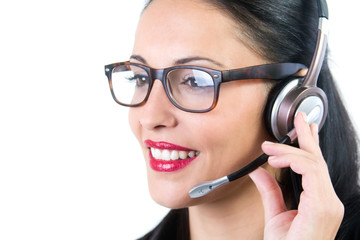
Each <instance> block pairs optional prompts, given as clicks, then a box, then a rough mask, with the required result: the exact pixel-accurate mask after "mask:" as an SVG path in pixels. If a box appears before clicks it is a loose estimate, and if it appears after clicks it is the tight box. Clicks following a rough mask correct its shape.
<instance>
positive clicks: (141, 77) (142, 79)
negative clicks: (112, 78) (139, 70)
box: [127, 74, 149, 87]
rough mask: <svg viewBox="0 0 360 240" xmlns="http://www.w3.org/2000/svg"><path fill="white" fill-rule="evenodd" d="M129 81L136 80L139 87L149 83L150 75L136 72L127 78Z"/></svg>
mask: <svg viewBox="0 0 360 240" xmlns="http://www.w3.org/2000/svg"><path fill="white" fill-rule="evenodd" d="M127 80H128V81H129V82H132V81H135V83H136V86H137V87H142V86H145V85H148V84H149V77H148V76H146V75H143V74H134V75H133V76H129V77H128V78H127Z"/></svg>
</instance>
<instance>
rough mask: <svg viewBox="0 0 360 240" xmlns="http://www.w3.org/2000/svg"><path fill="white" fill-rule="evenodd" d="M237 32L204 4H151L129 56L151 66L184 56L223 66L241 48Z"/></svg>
mask: <svg viewBox="0 0 360 240" xmlns="http://www.w3.org/2000/svg"><path fill="white" fill-rule="evenodd" d="M238 31H239V28H238V27H236V24H235V22H234V21H233V20H232V19H231V18H230V17H228V16H226V15H225V14H224V13H223V12H222V11H220V10H219V9H217V8H216V7H214V6H212V5H210V4H208V3H206V2H204V1H201V0H154V1H153V2H152V3H151V4H150V5H149V6H148V7H147V8H146V10H145V11H144V13H143V15H142V16H141V18H140V21H139V25H138V29H137V33H136V39H135V45H134V50H133V54H139V55H141V56H143V57H144V58H145V59H146V60H147V61H148V62H149V63H153V65H154V64H155V65H157V62H158V61H157V60H160V59H161V60H164V61H166V62H170V61H173V60H175V59H178V58H184V57H188V56H202V57H208V58H211V59H214V58H215V59H218V60H220V61H222V62H224V61H225V65H226V61H230V59H229V58H230V57H231V55H232V54H233V52H234V50H241V51H243V50H244V48H245V47H244V45H243V44H242V43H241V41H239V38H238V35H239V34H238ZM219 58H220V59H219ZM221 58H223V59H221ZM227 59H229V60H227ZM159 65H161V64H159ZM154 67H165V66H164V65H162V66H154Z"/></svg>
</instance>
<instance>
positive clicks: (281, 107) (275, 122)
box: [189, 0, 328, 202]
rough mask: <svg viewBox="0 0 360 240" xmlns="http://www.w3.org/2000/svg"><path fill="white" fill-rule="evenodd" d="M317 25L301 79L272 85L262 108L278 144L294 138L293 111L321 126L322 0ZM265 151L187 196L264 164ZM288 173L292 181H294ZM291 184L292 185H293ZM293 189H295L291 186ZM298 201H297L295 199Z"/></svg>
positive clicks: (324, 12) (324, 112)
mask: <svg viewBox="0 0 360 240" xmlns="http://www.w3.org/2000/svg"><path fill="white" fill-rule="evenodd" d="M317 6H318V15H319V25H318V33H317V41H316V47H315V52H314V55H313V58H312V61H311V64H310V67H309V69H308V72H307V73H306V75H305V77H304V78H301V77H299V78H293V79H291V80H289V81H286V82H285V83H283V84H281V85H279V86H276V87H275V88H274V90H273V92H272V93H271V94H270V97H269V100H268V103H267V106H266V109H265V124H266V127H267V129H268V131H269V132H270V133H271V134H272V135H273V136H274V137H275V138H276V139H277V140H278V141H279V143H282V144H291V143H294V142H295V141H296V137H297V136H296V132H295V129H294V124H293V122H294V118H295V116H296V114H297V113H299V112H304V113H306V114H307V115H308V119H307V120H308V123H309V124H311V123H316V124H318V125H319V129H321V127H322V126H323V125H324V123H325V120H326V116H327V111H328V100H327V97H326V94H325V93H324V91H323V90H322V89H320V88H318V87H317V80H318V76H319V74H320V71H321V67H322V64H323V61H324V58H325V53H326V47H327V38H328V37H327V34H328V7H327V3H326V1H325V0H317ZM268 157H269V156H268V155H266V154H265V153H264V154H262V155H261V156H259V157H258V158H257V159H255V160H254V161H252V162H251V163H250V164H248V165H246V166H245V167H243V168H242V169H240V170H238V171H236V172H234V173H232V174H230V175H227V176H224V177H222V178H219V179H216V180H213V181H209V182H204V183H201V184H199V185H197V186H195V187H194V188H192V189H191V190H190V191H189V195H190V197H191V198H198V197H202V196H204V195H206V194H208V193H209V192H211V191H212V190H214V189H215V188H217V187H219V186H222V185H224V184H225V183H228V182H231V181H234V180H236V179H239V178H241V177H243V176H245V175H247V174H248V173H250V172H252V171H253V170H255V169H256V168H258V167H259V166H261V165H262V164H264V163H265V162H266V161H267V159H268ZM293 176H294V175H293V174H292V180H293V181H294V177H293ZM294 185H295V184H294ZM295 191H298V190H296V189H295ZM297 202H298V200H297Z"/></svg>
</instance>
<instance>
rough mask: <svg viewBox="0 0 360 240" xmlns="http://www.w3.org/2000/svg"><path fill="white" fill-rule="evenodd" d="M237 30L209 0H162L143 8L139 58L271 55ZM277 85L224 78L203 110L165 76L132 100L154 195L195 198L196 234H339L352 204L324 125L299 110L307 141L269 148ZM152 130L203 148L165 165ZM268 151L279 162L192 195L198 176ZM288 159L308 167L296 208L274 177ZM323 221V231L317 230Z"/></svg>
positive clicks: (227, 59)
mask: <svg viewBox="0 0 360 240" xmlns="http://www.w3.org/2000/svg"><path fill="white" fill-rule="evenodd" d="M236 31H238V30H237V29H236V28H235V23H234V22H233V21H232V20H231V19H230V18H228V17H227V16H226V15H224V14H223V13H222V12H220V11H219V10H217V9H216V8H214V7H212V6H210V5H208V4H204V2H202V1H200V0H196V1H194V0H192V1H190V0H182V1H176V0H155V1H154V2H152V3H151V4H150V6H149V7H148V8H147V9H146V10H145V11H144V13H143V14H142V16H141V19H140V22H139V25H138V29H137V34H136V40H135V44H134V48H133V58H132V59H131V61H133V62H140V63H145V64H147V65H149V66H151V67H153V68H165V67H169V66H174V65H179V64H180V63H181V64H187V65H196V66H203V67H209V68H214V69H218V70H225V69H232V68H241V67H247V66H253V65H259V64H263V63H266V62H265V60H264V59H263V58H262V57H260V56H258V55H257V54H256V53H254V52H253V51H251V50H250V49H249V48H247V47H246V45H245V44H243V43H242V42H241V40H240V39H239V38H238V36H239V33H237V34H234V32H236ZM220 36H221V37H220ZM193 57H200V58H203V60H191V58H193ZM189 59H190V61H189ZM268 86H269V83H268V82H266V81H264V80H246V81H238V82H230V83H226V84H222V85H221V88H220V97H219V102H218V105H217V106H216V108H215V109H213V110H212V111H210V112H208V113H202V114H195V113H188V112H184V111H181V110H179V109H178V108H176V107H175V106H173V105H172V103H171V102H170V101H169V99H168V98H167V96H166V94H165V91H164V89H163V86H162V84H161V82H160V81H155V83H154V86H153V89H152V92H151V94H150V97H149V99H148V101H147V103H146V104H145V105H143V106H141V107H137V108H131V109H130V112H129V123H130V127H131V129H132V131H133V133H134V134H135V136H136V137H137V139H138V141H139V143H140V146H141V148H142V151H143V153H144V158H145V162H146V166H147V174H148V183H149V190H150V194H151V196H152V198H153V199H154V200H155V201H156V202H158V203H159V204H161V205H163V206H166V207H169V208H183V207H189V213H190V215H189V216H190V232H191V239H193V240H194V239H263V237H264V236H265V238H266V239H279V236H283V238H284V239H285V238H286V237H289V239H331V238H333V237H334V236H335V235H334V234H336V231H337V229H338V227H339V224H340V222H341V218H342V212H343V208H342V204H341V202H340V201H339V200H338V199H337V197H336V194H335V193H334V190H333V189H332V186H331V182H330V180H329V175H328V173H327V168H326V164H325V162H324V160H323V158H322V155H321V151H320V150H319V147H318V137H317V133H315V132H316V126H312V128H310V127H309V126H308V124H307V123H306V122H305V121H303V122H301V119H300V117H299V116H298V117H297V118H296V120H295V126H296V130H297V131H298V135H299V142H300V147H301V149H296V148H293V147H288V146H282V145H278V144H263V145H262V149H261V147H260V146H261V144H262V142H264V141H265V140H271V137H270V136H269V134H268V133H267V131H266V129H265V126H264V123H263V111H264V106H265V103H266V101H267V95H268V91H269V90H268V89H269V87H268ZM299 119H300V120H299ZM147 139H151V140H152V141H166V142H169V143H173V144H176V145H180V146H183V147H187V148H190V149H194V150H197V151H199V152H200V155H199V156H198V157H197V159H196V160H195V161H193V162H192V163H191V164H190V165H188V166H187V167H186V168H184V169H182V170H180V171H176V172H170V173H163V172H156V171H154V170H153V169H151V167H150V166H149V149H148V148H147V147H146V146H145V144H144V141H145V140H147ZM262 151H264V152H265V153H267V154H269V155H271V156H273V157H272V158H271V159H270V160H269V164H270V165H264V168H261V169H258V170H256V171H255V172H253V173H252V174H251V178H250V177H248V176H246V177H244V178H242V179H239V180H237V181H235V182H233V183H230V184H227V185H225V186H223V187H221V188H219V189H216V190H215V191H213V192H212V193H211V194H209V195H207V196H205V197H203V198H199V199H191V198H190V197H189V195H188V191H189V189H191V188H192V187H193V186H195V185H196V184H198V183H200V182H203V181H207V180H213V179H216V178H219V177H222V176H224V175H227V174H229V173H232V172H233V171H234V170H237V169H239V168H241V167H243V166H245V165H246V164H248V163H249V162H250V161H252V160H253V159H255V158H256V157H257V156H258V155H260V154H261V153H262ZM287 166H290V167H291V168H293V169H294V171H295V172H298V173H300V174H302V175H303V176H304V178H303V185H304V184H305V185H304V190H305V191H304V193H303V194H302V196H301V203H300V207H299V211H296V212H294V211H291V212H287V211H286V207H285V203H284V200H283V198H282V196H281V192H280V190H279V187H278V185H277V183H276V180H274V176H275V175H276V173H277V172H278V171H277V170H276V169H277V168H282V167H287ZM319 173H321V174H319ZM251 179H252V180H251ZM254 182H255V184H256V185H255V184H254ZM324 186H325V187H324ZM257 189H258V190H259V191H258V190H257ZM323 202H326V203H327V204H326V206H325V204H322V203H323ZM325 207H326V208H325ZM334 209H335V210H336V211H334ZM329 214H330V216H334V217H333V218H329V217H328V216H329ZM284 222H285V223H286V224H285V225H283V223H284ZM309 223H311V224H309ZM264 229H265V230H264ZM318 229H320V231H321V234H320V235H316V234H318V233H319V232H320V231H318ZM299 232H301V233H302V235H299V234H298V233H299ZM264 234H265V235H264ZM325 234H329V235H326V236H325Z"/></svg>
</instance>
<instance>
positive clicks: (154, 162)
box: [144, 140, 198, 172]
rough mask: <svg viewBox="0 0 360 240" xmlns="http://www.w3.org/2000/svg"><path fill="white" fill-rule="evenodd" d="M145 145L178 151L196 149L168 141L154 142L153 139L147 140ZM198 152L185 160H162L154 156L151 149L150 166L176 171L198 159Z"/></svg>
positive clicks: (159, 169) (161, 169) (157, 169)
mask: <svg viewBox="0 0 360 240" xmlns="http://www.w3.org/2000/svg"><path fill="white" fill-rule="evenodd" d="M144 143H145V145H146V146H147V147H149V148H155V149H160V150H169V151H171V150H176V151H186V152H190V151H194V152H196V151H195V150H192V149H189V148H185V147H181V146H178V145H175V144H171V143H167V142H154V141H151V140H145V142H144ZM197 156H198V154H196V155H195V156H193V157H190V158H186V159H183V160H180V159H179V160H161V159H155V158H154V156H153V155H152V154H151V151H149V160H150V166H151V168H152V169H153V170H155V171H158V172H174V171H177V170H181V169H183V168H185V167H186V166H188V165H189V164H190V163H191V162H192V161H193V160H194V159H196V158H197Z"/></svg>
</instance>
